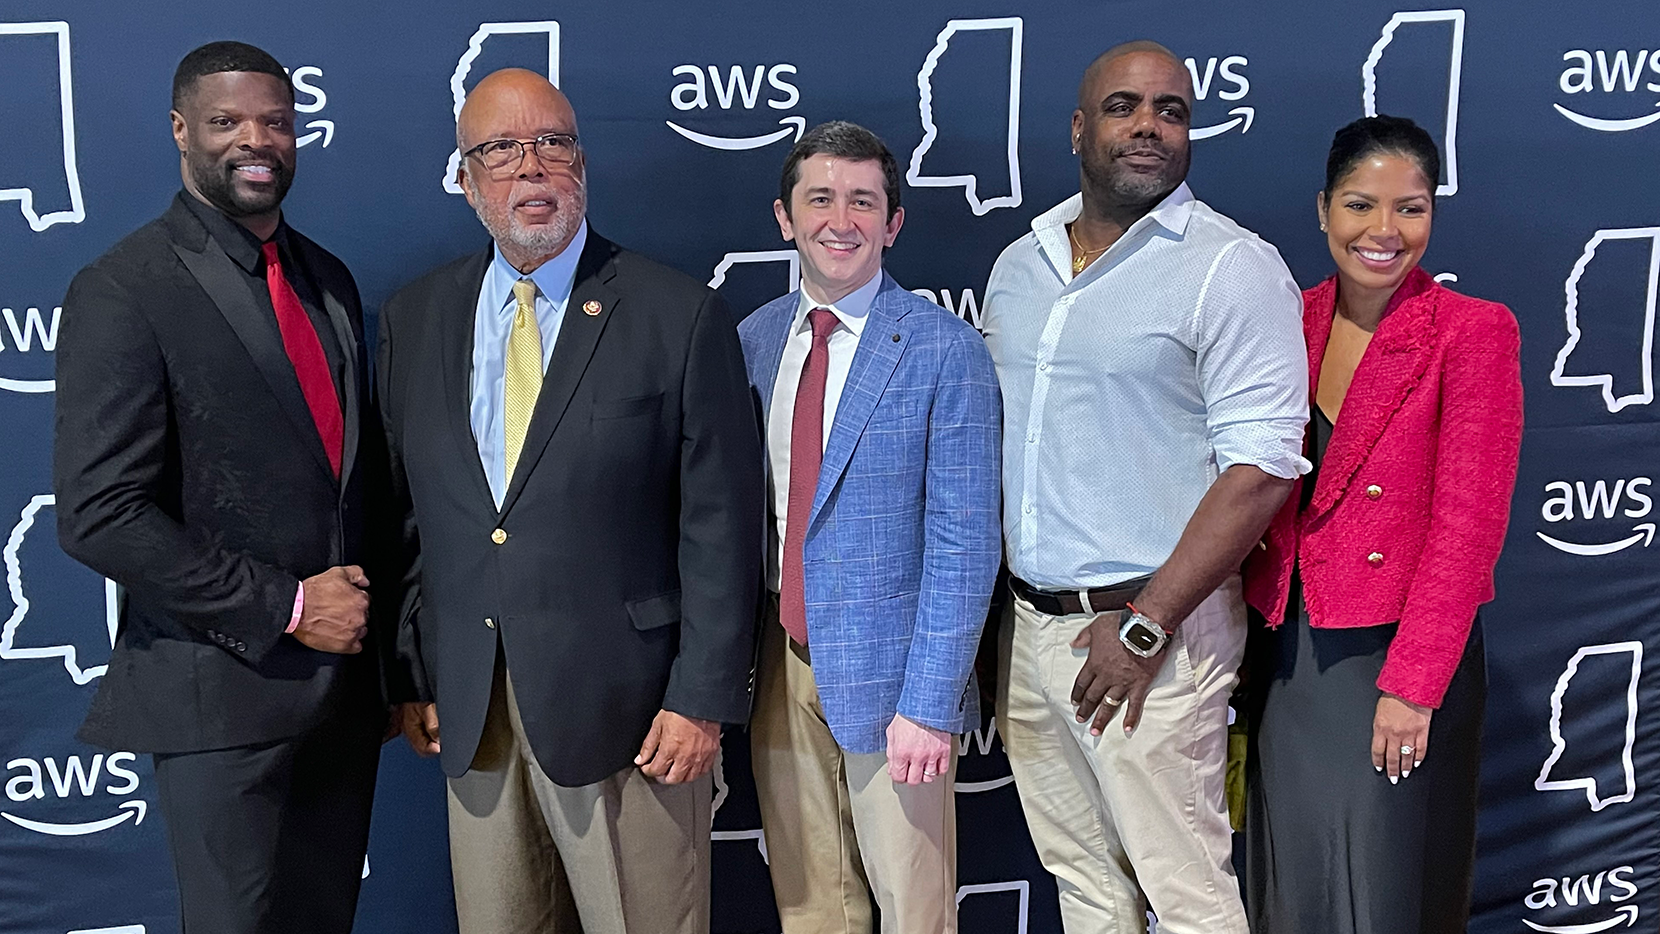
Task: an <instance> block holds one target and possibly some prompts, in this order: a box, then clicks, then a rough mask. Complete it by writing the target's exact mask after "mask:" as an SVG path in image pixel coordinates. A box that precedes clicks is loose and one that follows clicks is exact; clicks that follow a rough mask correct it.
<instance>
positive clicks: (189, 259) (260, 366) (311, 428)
mask: <svg viewBox="0 0 1660 934" xmlns="http://www.w3.org/2000/svg"><path fill="white" fill-rule="evenodd" d="M182 210H184V211H185V213H186V214H188V209H182ZM189 222H190V223H195V219H194V218H191V219H190V221H189ZM172 247H173V252H174V253H176V254H177V255H178V257H179V259H180V260H181V261H183V263H184V265H185V268H186V269H188V270H189V271H190V274H191V276H193V277H195V279H196V282H197V283H198V284H200V285H201V287H202V290H203V291H204V292H206V293H207V296H208V298H210V299H212V301H213V304H214V305H215V306H216V307H218V309H219V313H220V314H221V315H223V316H224V318H225V322H226V323H227V324H229V325H230V326H231V330H232V331H234V332H235V333H236V336H237V339H238V340H240V341H241V342H242V346H243V347H244V348H246V349H247V351H248V356H250V357H252V358H253V361H254V369H256V370H258V371H259V374H260V375H261V376H262V377H264V378H265V382H266V384H267V385H269V386H270V387H271V393H272V394H273V395H275V396H276V398H277V403H278V406H279V407H280V408H281V409H282V410H283V413H284V414H286V415H287V416H288V420H289V421H290V422H292V423H293V426H294V430H295V433H296V434H297V435H298V436H299V440H300V445H301V446H302V447H304V448H305V449H306V450H308V451H310V452H311V454H312V457H313V459H314V460H315V461H316V462H317V466H318V467H320V468H322V470H323V472H324V473H326V474H327V475H328V476H329V478H330V479H334V468H333V467H332V466H331V465H330V464H329V458H328V454H327V453H326V452H325V451H324V450H323V440H322V438H321V437H319V436H318V434H317V423H316V422H315V421H313V420H312V417H311V409H310V408H309V407H308V406H307V405H306V401H305V394H304V393H302V392H301V391H300V379H299V377H298V376H296V375H295V374H294V364H293V362H292V361H290V360H289V359H288V351H287V350H285V349H284V348H283V345H282V332H281V331H279V330H278V329H277V319H276V317H275V316H273V315H270V314H266V313H265V311H264V309H262V308H260V306H259V305H258V304H257V303H256V302H255V301H254V297H253V295H252V294H250V292H249V291H248V283H247V276H246V275H245V274H243V272H242V270H241V269H239V268H238V267H237V265H236V263H235V262H234V261H233V260H232V259H231V258H230V257H229V256H228V255H226V253H225V251H224V249H223V248H222V247H220V246H219V243H218V242H217V241H215V240H214V239H213V238H212V237H210V236H207V234H206V231H203V236H202V245H201V248H200V249H192V248H191V247H190V246H186V245H185V244H183V243H180V242H179V241H178V240H174V241H173V242H172ZM347 346H350V345H347Z"/></svg>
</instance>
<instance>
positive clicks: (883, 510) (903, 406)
mask: <svg viewBox="0 0 1660 934" xmlns="http://www.w3.org/2000/svg"><path fill="white" fill-rule="evenodd" d="M773 208H774V213H775V214H776V215H777V218H778V223H779V228H780V230H781V231H782V233H783V235H784V238H785V239H786V240H793V241H795V243H796V247H797V250H798V251H799V253H800V257H801V278H802V282H801V288H800V289H799V290H798V291H796V292H792V293H790V294H789V295H786V296H784V297H782V298H780V299H777V300H776V301H773V302H771V303H769V304H767V305H765V306H763V307H761V308H760V309H758V310H757V311H755V312H754V313H753V314H751V315H750V316H749V317H748V318H746V319H745V320H744V322H743V323H742V324H741V325H740V326H739V328H738V331H739V335H740V337H741V338H742V340H743V347H744V356H745V359H746V362H747V364H748V368H749V378H750V382H751V384H752V385H753V386H754V388H755V391H756V393H757V394H758V395H759V397H760V403H761V407H762V415H763V423H764V425H765V431H766V437H767V458H768V463H769V468H770V469H769V471H768V473H769V476H770V478H771V491H772V495H771V503H772V510H771V515H772V519H773V523H772V527H773V535H772V536H771V573H770V575H769V580H770V583H771V585H772V589H773V591H774V592H775V594H776V598H775V599H770V600H769V601H768V604H767V605H768V614H767V616H768V619H767V621H766V622H765V623H764V624H763V633H762V635H761V639H760V642H761V657H760V665H759V674H758V685H757V690H756V699H755V713H754V718H753V726H752V733H751V737H752V738H751V751H752V756H753V761H754V771H755V779H756V786H757V791H758V793H759V798H760V804H761V821H762V825H763V827H764V829H765V832H766V839H767V849H768V856H769V861H770V867H771V871H772V880H773V888H774V892H775V894H776V896H777V901H778V910H779V915H780V918H781V919H782V921H783V929H784V932H785V934H804V932H820V931H847V932H858V934H865V932H869V931H870V930H871V923H872V922H871V900H872V897H873V896H874V899H875V901H876V903H877V904H878V905H879V906H880V908H881V916H882V926H883V929H884V930H888V931H905V932H942V931H947V932H954V931H956V929H957V921H956V898H955V896H956V849H957V844H956V812H955V804H954V801H953V798H952V778H953V772H954V769H953V765H954V762H955V739H956V737H955V734H957V733H960V732H963V731H964V730H967V729H972V728H973V727H975V726H977V725H978V723H979V704H978V691H977V689H976V688H975V686H974V684H973V681H972V669H973V664H974V656H975V650H976V648H977V646H978V644H979V639H980V629H981V626H982V625H983V624H984V622H985V616H986V606H987V603H988V601H989V600H990V597H991V590H992V585H993V581H994V579H995V577H996V574H997V567H998V563H999V558H1000V555H1001V551H1002V548H1001V537H1000V520H999V514H998V510H999V506H1000V500H999V474H1000V457H1001V448H1000V428H1001V424H1002V405H1001V397H1000V395H999V392H998V387H997V377H996V373H995V372H994V370H993V368H992V362H991V357H990V355H989V354H988V353H987V351H986V348H985V345H984V344H983V343H982V342H981V340H980V336H979V334H978V333H976V332H975V330H974V329H973V328H972V327H970V326H969V325H968V324H967V323H966V322H964V321H962V320H961V319H959V318H957V317H956V316H955V315H953V314H951V313H950V312H947V311H946V310H944V309H943V308H940V307H939V306H938V305H935V304H934V303H932V302H929V301H927V300H925V299H922V298H919V297H918V296H916V295H913V294H911V293H910V292H907V291H905V290H904V289H903V288H901V287H900V286H899V285H898V284H897V283H895V282H894V281H893V279H892V278H891V277H889V276H888V275H887V274H886V273H885V272H884V271H883V269H882V252H883V250H884V249H885V248H887V247H888V246H891V245H892V244H893V241H894V238H895V237H896V236H897V235H898V233H899V228H900V225H901V224H902V223H903V222H904V212H903V210H901V209H900V207H899V174H898V167H897V165H896V164H895V162H894V158H893V156H892V154H890V153H889V152H888V150H887V147H886V146H884V145H883V144H882V142H881V140H879V139H877V138H876V136H875V135H874V134H872V133H870V131H868V130H865V129H863V128H862V127H858V126H854V125H853V124H849V123H841V122H837V123H829V124H824V125H822V126H819V127H815V128H814V129H813V130H811V131H809V132H808V133H806V134H804V135H803V136H802V138H801V140H800V141H799V142H798V143H797V144H796V146H795V147H794V149H793V150H792V151H791V152H790V155H789V157H788V159H787V160H786V162H785V165H784V172H783V178H782V180H781V184H780V191H779V200H778V201H777V202H776V203H775V204H774V206H773Z"/></svg>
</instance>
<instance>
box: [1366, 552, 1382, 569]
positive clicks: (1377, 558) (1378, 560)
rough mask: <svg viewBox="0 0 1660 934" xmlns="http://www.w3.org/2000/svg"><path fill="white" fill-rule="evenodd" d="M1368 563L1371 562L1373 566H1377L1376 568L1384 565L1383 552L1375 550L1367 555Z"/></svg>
mask: <svg viewBox="0 0 1660 934" xmlns="http://www.w3.org/2000/svg"><path fill="white" fill-rule="evenodd" d="M1366 563H1367V564H1370V565H1371V566H1372V567H1375V568H1381V567H1383V552H1381V551H1374V552H1372V553H1371V554H1369V555H1367V556H1366Z"/></svg>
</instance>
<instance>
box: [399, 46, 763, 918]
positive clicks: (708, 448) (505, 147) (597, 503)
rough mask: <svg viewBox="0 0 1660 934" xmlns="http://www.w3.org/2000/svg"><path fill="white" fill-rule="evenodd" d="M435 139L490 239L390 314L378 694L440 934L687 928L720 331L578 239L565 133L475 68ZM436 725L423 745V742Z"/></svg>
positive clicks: (747, 589)
mask: <svg viewBox="0 0 1660 934" xmlns="http://www.w3.org/2000/svg"><path fill="white" fill-rule="evenodd" d="M456 136H457V141H458V144H459V149H460V151H461V153H462V160H461V166H460V170H459V172H458V173H457V180H458V181H459V182H460V183H461V185H462V187H463V189H464V191H465V193H466V195H467V201H468V203H469V204H471V205H472V206H473V209H474V210H475V211H477V213H478V216H479V219H480V220H481V221H482V222H483V223H484V226H485V228H486V229H487V230H489V232H490V235H491V237H492V238H493V239H494V243H493V245H492V246H491V247H490V248H489V249H488V250H484V251H480V252H477V253H474V254H472V255H470V256H466V257H463V258H461V259H459V260H456V261H455V262H452V263H450V264H448V265H445V266H442V267H439V268H438V269H436V270H434V271H432V272H430V273H428V274H427V275H425V276H423V277H422V278H420V279H418V280H416V281H415V282H414V283H412V284H410V285H409V286H407V287H405V288H404V289H403V290H402V291H400V292H399V293H398V294H397V295H395V296H393V297H392V299H391V300H390V301H389V302H388V303H387V305H386V307H385V309H384V310H383V312H382V316H381V331H380V352H379V353H380V356H379V360H380V366H379V371H378V380H379V388H380V400H381V405H382V410H383V412H384V413H385V425H386V437H387V441H388V445H389V447H390V450H391V454H392V461H393V493H394V498H395V501H396V503H397V505H398V507H399V508H400V509H401V512H402V516H403V548H402V554H401V558H402V560H401V562H400V566H401V568H402V579H401V581H399V582H398V583H399V590H400V594H401V612H400V624H399V631H398V656H399V661H400V662H401V664H396V665H393V666H391V667H392V670H393V672H394V677H393V681H394V684H393V685H392V689H393V691H394V692H395V693H396V694H397V696H398V699H400V700H403V701H405V703H404V704H403V705H402V707H401V716H402V722H403V729H404V734H405V736H406V737H407V738H408V740H409V742H410V744H411V745H412V746H414V747H415V749H416V751H418V752H421V753H423V754H425V755H432V754H434V753H438V754H440V755H441V756H442V761H443V766H444V771H445V773H446V774H447V775H448V776H449V820H450V856H451V862H452V864H453V868H454V876H455V895H456V910H457V914H458V915H459V918H460V929H461V931H462V934H474V932H478V934H501V932H516V931H527V932H528V931H535V932H539V934H540V932H565V931H585V932H587V934H623V932H625V931H643V932H653V934H658V932H685V934H701V932H706V931H708V929H709V823H710V817H711V813H710V804H711V799H712V797H713V795H712V790H711V787H710V777H709V772H710V769H711V767H712V766H713V764H714V760H715V754H716V751H717V750H718V749H719V745H720V730H721V724H722V723H739V722H742V721H743V720H745V719H746V718H747V716H748V712H749V684H750V667H751V659H752V657H753V656H752V643H753V639H754V631H755V619H756V602H757V597H758V595H759V593H760V588H761V579H760V578H761V556H762V540H761V536H762V531H763V529H764V526H763V524H762V522H763V508H764V507H763V502H764V500H763V495H764V494H763V484H764V481H763V476H762V464H763V460H762V455H761V447H760V432H759V428H758V426H757V422H756V415H755V409H754V403H753V402H752V401H751V399H750V395H749V387H748V380H747V377H746V375H745V372H744V360H743V354H742V351H741V350H740V349H739V345H738V336H737V331H736V329H735V326H734V322H733V320H732V316H731V315H730V313H729V312H728V311H727V309H726V307H725V305H724V304H723V303H722V302H721V300H720V299H719V298H718V297H717V296H716V295H715V293H713V292H711V291H710V290H709V289H707V288H705V287H704V286H703V285H701V284H699V283H698V282H696V281H694V280H692V279H690V278H688V277H687V276H685V275H683V274H681V273H678V272H674V271H672V270H670V269H667V268H665V267H663V266H659V265H657V264H655V263H653V262H651V261H650V260H647V259H645V258H644V257H642V256H639V255H637V254H635V253H631V252H628V251H627V250H624V249H622V248H620V247H618V246H616V245H615V244H612V243H610V242H608V241H606V240H605V239H604V238H602V237H600V236H599V235H598V234H597V233H594V232H593V231H591V230H590V229H589V228H588V224H587V221H586V220H585V219H584V214H585V211H586V158H585V155H584V153H583V150H582V148H581V145H580V143H579V142H578V135H577V126H576V115H575V113H574V112H573V110H572V109H571V105H570V102H569V101H567V100H566V99H565V97H564V95H562V94H561V93H560V92H559V91H558V90H557V89H555V88H554V87H553V85H551V84H549V83H548V81H547V79H545V78H543V77H542V76H540V75H537V74H535V73H533V72H529V71H523V70H519V69H508V70H504V71H499V72H496V73H495V74H492V75H490V76H488V77H486V78H485V79H484V80H483V81H481V82H479V84H478V86H477V87H476V88H474V89H473V92H472V94H471V95H470V96H469V98H468V100H467V104H466V106H465V107H464V108H462V111H461V114H460V118H459V121H458V125H457V127H456ZM440 720H441V721H442V723H443V739H442V742H440V738H439V723H440Z"/></svg>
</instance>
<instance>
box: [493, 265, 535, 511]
mask: <svg viewBox="0 0 1660 934" xmlns="http://www.w3.org/2000/svg"><path fill="white" fill-rule="evenodd" d="M513 297H514V298H515V299H517V300H518V303H519V308H518V311H517V312H516V313H515V314H514V315H513V330H511V331H509V332H507V371H506V374H505V379H503V381H502V403H503V404H502V427H503V429H504V433H505V435H506V438H505V441H506V445H505V448H504V450H503V454H504V455H505V459H506V461H507V476H506V480H507V482H508V483H512V482H513V469H514V468H515V467H517V466H518V464H519V452H520V451H521V450H523V448H524V446H525V432H526V431H527V430H528V429H529V428H530V414H531V413H532V412H534V411H536V396H537V394H539V393H540V392H541V391H542V332H541V330H540V329H539V328H538V327H537V325H536V283H534V282H532V281H530V280H529V279H520V280H519V281H517V282H515V283H513Z"/></svg>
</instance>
